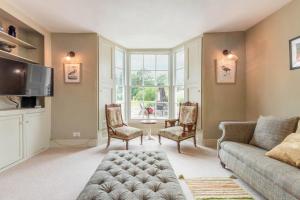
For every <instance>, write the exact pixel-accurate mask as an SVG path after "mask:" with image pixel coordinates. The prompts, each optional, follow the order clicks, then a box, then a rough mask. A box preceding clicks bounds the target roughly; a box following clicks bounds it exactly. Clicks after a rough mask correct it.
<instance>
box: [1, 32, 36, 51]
mask: <svg viewBox="0 0 300 200" xmlns="http://www.w3.org/2000/svg"><path fill="white" fill-rule="evenodd" d="M0 41H3V42H4V43H7V44H9V45H13V44H15V45H18V46H21V47H24V48H26V49H36V47H35V46H33V45H31V44H29V43H28V42H25V41H23V40H21V39H19V38H16V37H13V36H10V35H8V34H7V33H5V32H3V31H0Z"/></svg>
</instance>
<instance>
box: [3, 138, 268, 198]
mask: <svg viewBox="0 0 300 200" xmlns="http://www.w3.org/2000/svg"><path fill="white" fill-rule="evenodd" d="M181 146H182V154H178V153H177V147H176V143H175V142H173V141H169V140H166V139H162V145H161V146H160V145H159V144H158V141H157V138H156V140H147V139H146V138H145V140H144V145H142V146H141V145H139V139H136V140H134V141H131V142H130V143H129V148H130V149H131V150H157V149H158V150H163V151H165V152H166V153H167V155H168V158H169V160H170V162H171V164H172V166H173V168H174V170H175V173H176V174H177V175H180V174H183V175H184V177H185V178H195V177H228V176H230V175H231V173H230V172H229V171H227V170H225V169H223V168H222V167H221V165H220V164H219V160H218V158H217V152H216V150H214V149H210V148H206V147H198V148H194V147H193V144H192V141H184V142H182V145H181ZM124 148H125V143H123V142H122V141H120V140H112V143H111V146H110V147H109V149H108V150H106V149H105V145H101V146H99V147H94V148H71V147H65V148H51V149H48V150H47V151H45V152H43V153H41V154H39V155H37V156H35V157H33V158H31V159H30V160H27V161H26V162H24V163H21V164H19V165H17V166H15V167H13V168H10V169H9V170H6V171H4V172H2V173H1V174H0V199H1V200H2V199H3V200H74V199H76V197H77V196H78V194H79V193H80V192H81V190H82V189H83V187H84V186H85V184H86V182H87V181H88V179H89V177H90V176H91V175H92V174H93V172H94V171H95V169H96V167H97V166H98V165H99V164H100V162H101V160H102V158H103V156H104V155H105V154H106V153H107V152H108V151H109V150H123V149H124ZM180 183H181V186H182V188H183V190H184V193H185V194H186V197H187V199H188V200H190V199H193V198H192V194H191V192H190V191H189V189H188V187H187V185H186V184H185V183H184V181H180ZM241 183H242V185H243V187H244V188H246V189H247V190H248V191H249V192H250V193H251V194H252V195H253V196H254V197H255V198H256V199H263V198H261V197H260V196H259V195H258V194H256V193H255V192H254V191H252V190H251V189H250V188H249V187H248V186H247V185H246V184H244V183H243V182H241Z"/></svg>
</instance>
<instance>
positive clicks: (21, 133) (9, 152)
mask: <svg viewBox="0 0 300 200" xmlns="http://www.w3.org/2000/svg"><path fill="white" fill-rule="evenodd" d="M49 133H50V130H49V129H48V126H47V118H46V113H45V111H44V109H28V110H13V111H0V171H2V170H4V169H6V168H8V167H10V166H13V165H14V164H17V163H19V162H21V161H24V160H26V159H28V158H30V157H32V156H34V155H36V154H38V153H40V152H42V151H43V150H45V149H47V148H48V146H49V139H50V138H49V137H50V135H49Z"/></svg>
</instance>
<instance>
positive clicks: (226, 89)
mask: <svg viewBox="0 0 300 200" xmlns="http://www.w3.org/2000/svg"><path fill="white" fill-rule="evenodd" d="M224 49H228V50H232V51H233V52H234V54H236V55H237V56H238V57H239V60H238V62H237V79H236V84H228V85H224V84H222V85H221V84H216V80H215V60H216V59H221V58H223V54H222V51H223V50H224ZM245 84H246V83H245V34H244V32H229V33H206V34H204V35H203V41H202V108H203V110H202V127H203V139H204V143H208V142H209V140H212V141H211V142H212V143H214V142H215V139H217V138H219V137H220V136H221V132H220V131H219V129H218V124H219V122H220V121H224V120H244V119H245V107H246V106H245V95H246V91H245V88H246V86H245ZM205 140H207V141H205Z"/></svg>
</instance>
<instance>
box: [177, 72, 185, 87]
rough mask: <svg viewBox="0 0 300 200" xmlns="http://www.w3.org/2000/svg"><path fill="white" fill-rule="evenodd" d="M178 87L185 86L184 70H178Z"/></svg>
mask: <svg viewBox="0 0 300 200" xmlns="http://www.w3.org/2000/svg"><path fill="white" fill-rule="evenodd" d="M175 81H176V82H175V84H176V85H184V69H179V70H176V80H175Z"/></svg>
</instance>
